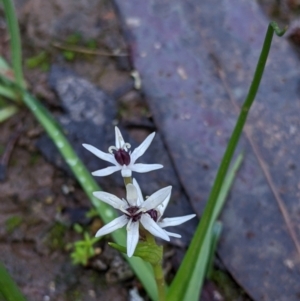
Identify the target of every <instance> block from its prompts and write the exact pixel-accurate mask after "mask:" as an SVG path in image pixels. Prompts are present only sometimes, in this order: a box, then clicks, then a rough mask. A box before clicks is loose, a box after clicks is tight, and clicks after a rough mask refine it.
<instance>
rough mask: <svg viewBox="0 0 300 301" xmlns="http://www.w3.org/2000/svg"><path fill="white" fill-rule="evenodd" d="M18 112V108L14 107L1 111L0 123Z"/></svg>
mask: <svg viewBox="0 0 300 301" xmlns="http://www.w3.org/2000/svg"><path fill="white" fill-rule="evenodd" d="M17 112H18V108H17V107H16V106H14V105H10V106H7V107H6V108H3V109H0V122H3V121H5V120H6V119H8V118H10V117H11V116H13V115H14V114H16V113H17Z"/></svg>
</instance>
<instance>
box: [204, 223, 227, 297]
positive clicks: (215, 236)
mask: <svg viewBox="0 0 300 301" xmlns="http://www.w3.org/2000/svg"><path fill="white" fill-rule="evenodd" d="M222 228H223V225H222V223H221V222H218V221H216V222H215V223H214V225H213V229H212V232H211V240H210V251H209V258H208V259H207V268H206V273H205V274H206V278H208V279H211V276H212V272H213V267H214V257H215V253H216V250H217V245H218V242H219V239H220V236H221V232H222ZM200 293H201V292H200Z"/></svg>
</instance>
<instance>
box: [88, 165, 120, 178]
mask: <svg viewBox="0 0 300 301" xmlns="http://www.w3.org/2000/svg"><path fill="white" fill-rule="evenodd" d="M120 169H121V166H109V167H106V168H102V169H99V170H96V171H94V172H92V175H93V176H95V177H104V176H108V175H111V174H112V173H114V172H116V171H118V170H120Z"/></svg>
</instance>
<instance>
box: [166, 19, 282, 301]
mask: <svg viewBox="0 0 300 301" xmlns="http://www.w3.org/2000/svg"><path fill="white" fill-rule="evenodd" d="M274 31H275V32H276V34H277V35H279V36H281V35H283V34H284V30H280V29H279V28H278V26H277V24H276V23H275V22H271V23H270V24H269V27H268V30H267V33H266V36H265V40H264V44H263V48H262V51H261V54H260V57H259V60H258V63H257V67H256V70H255V73H254V78H253V81H252V83H251V86H250V89H249V91H248V95H247V97H246V100H245V102H244V104H243V106H242V109H241V112H240V115H239V117H238V120H237V123H236V126H235V128H234V130H233V133H232V135H231V138H230V140H229V143H228V146H227V149H226V151H225V154H224V156H223V160H222V162H221V165H220V167H219V170H218V173H217V176H216V179H215V182H214V185H213V187H212V190H211V193H210V196H209V199H208V202H207V204H206V206H205V209H204V212H203V215H202V218H201V220H200V223H199V225H198V227H197V230H196V232H195V234H194V237H193V239H192V242H191V244H190V247H189V249H188V251H187V254H186V256H185V257H184V260H183V262H182V264H181V266H180V268H179V270H178V272H177V274H176V276H175V278H174V280H173V282H172V285H171V287H170V288H169V291H168V296H167V300H168V301H177V300H183V299H182V298H183V296H184V288H185V287H188V283H189V281H190V279H191V277H192V271H193V269H194V262H193V261H191V260H189V258H196V257H197V256H198V254H200V252H201V249H202V248H203V243H204V240H205V235H206V233H207V231H208V230H209V227H210V224H211V216H212V214H213V211H214V207H215V206H216V203H217V199H218V196H219V193H220V190H221V187H222V185H223V182H224V179H225V176H226V174H227V170H228V167H229V164H230V162H231V159H232V157H233V154H234V151H235V149H236V146H237V143H238V141H239V138H240V136H241V133H242V130H243V127H244V125H245V122H246V119H247V116H248V112H249V110H250V107H251V105H252V103H253V101H254V99H255V96H256V93H257V90H258V87H259V84H260V81H261V78H262V75H263V71H264V68H265V65H266V61H267V58H268V54H269V51H270V47H271V42H272V38H273V34H274ZM203 264H205V263H203ZM195 272H196V271H195Z"/></svg>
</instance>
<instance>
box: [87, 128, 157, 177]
mask: <svg viewBox="0 0 300 301" xmlns="http://www.w3.org/2000/svg"><path fill="white" fill-rule="evenodd" d="M115 134H116V138H115V139H116V145H113V146H110V147H109V149H108V152H109V153H104V152H102V151H101V150H99V149H97V148H96V147H94V146H92V145H89V144H83V147H85V148H86V149H87V150H89V151H90V152H92V153H93V154H94V155H95V156H97V157H99V158H100V159H102V160H105V161H107V162H110V163H112V164H114V165H115V166H110V167H106V168H103V169H100V170H97V171H94V172H93V173H92V175H93V176H100V177H101V176H107V175H110V174H112V173H114V172H116V171H118V170H121V173H122V177H131V174H132V171H136V172H141V173H143V172H148V171H152V170H156V169H159V168H162V167H163V166H162V165H161V164H142V163H135V161H136V160H137V159H138V158H139V157H140V156H142V155H143V154H144V152H145V151H146V150H147V148H148V147H149V145H150V144H151V142H152V140H153V138H154V136H155V133H152V134H150V135H149V136H148V137H147V138H146V139H145V140H144V141H143V143H142V144H141V145H140V146H139V147H137V148H136V149H135V150H134V151H133V152H132V153H131V152H129V148H130V147H131V146H130V144H129V143H126V142H125V141H124V139H123V137H122V134H121V132H120V130H119V129H118V127H115Z"/></svg>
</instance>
